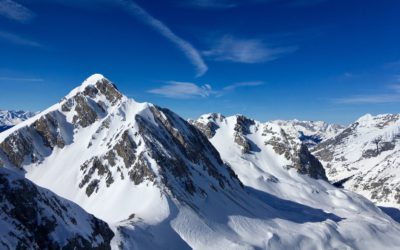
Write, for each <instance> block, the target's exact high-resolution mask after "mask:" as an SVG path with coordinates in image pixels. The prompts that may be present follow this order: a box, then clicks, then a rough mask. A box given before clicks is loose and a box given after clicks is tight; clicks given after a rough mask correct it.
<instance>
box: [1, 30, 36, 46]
mask: <svg viewBox="0 0 400 250" xmlns="http://www.w3.org/2000/svg"><path fill="white" fill-rule="evenodd" d="M0 40H4V41H6V42H9V43H13V44H17V45H24V46H30V47H42V45H41V44H39V43H37V42H35V41H33V40H30V39H27V38H24V37H21V36H19V35H16V34H13V33H9V32H4V31H0Z"/></svg>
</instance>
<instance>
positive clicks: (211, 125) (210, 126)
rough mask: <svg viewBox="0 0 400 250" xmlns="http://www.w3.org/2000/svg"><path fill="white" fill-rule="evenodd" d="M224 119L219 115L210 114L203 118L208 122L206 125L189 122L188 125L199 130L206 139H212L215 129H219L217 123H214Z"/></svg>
mask: <svg viewBox="0 0 400 250" xmlns="http://www.w3.org/2000/svg"><path fill="white" fill-rule="evenodd" d="M224 118H225V117H224V116H223V115H221V114H216V113H212V114H210V115H209V116H208V117H206V118H205V119H207V120H208V122H207V123H203V122H198V121H190V124H192V125H193V126H195V127H196V128H197V129H199V130H200V131H201V132H202V133H203V134H205V135H206V136H207V138H208V139H211V138H213V137H214V135H215V133H216V131H217V129H219V126H218V125H217V123H215V121H217V120H218V121H222V120H223V119H224Z"/></svg>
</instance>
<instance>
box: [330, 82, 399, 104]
mask: <svg viewBox="0 0 400 250" xmlns="http://www.w3.org/2000/svg"><path fill="white" fill-rule="evenodd" d="M386 89H387V90H388V91H389V92H390V93H377V94H373V95H355V96H349V97H343V98H336V99H333V101H334V102H335V103H337V104H382V103H398V102H400V84H392V85H388V86H387V87H386Z"/></svg>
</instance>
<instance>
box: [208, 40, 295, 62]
mask: <svg viewBox="0 0 400 250" xmlns="http://www.w3.org/2000/svg"><path fill="white" fill-rule="evenodd" d="M296 50H297V47H296V46H289V47H276V46H275V47H270V46H267V44H266V43H265V42H264V41H262V40H260V39H241V38H235V37H233V36H224V37H222V38H221V39H219V40H217V41H216V42H214V44H213V48H212V49H210V50H207V51H204V52H203V54H204V55H205V56H207V57H209V58H211V59H214V60H216V61H230V62H238V63H249V64H252V63H262V62H268V61H274V60H276V59H278V58H280V57H282V56H284V55H287V54H289V53H293V52H294V51H296Z"/></svg>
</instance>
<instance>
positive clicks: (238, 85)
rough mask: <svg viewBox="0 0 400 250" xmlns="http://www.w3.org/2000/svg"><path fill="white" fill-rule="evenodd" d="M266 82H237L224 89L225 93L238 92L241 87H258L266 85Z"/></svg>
mask: <svg viewBox="0 0 400 250" xmlns="http://www.w3.org/2000/svg"><path fill="white" fill-rule="evenodd" d="M264 83H265V82H263V81H251V82H237V83H234V84H231V85H228V86H226V87H224V88H223V90H224V91H233V90H236V89H237V88H241V87H256V86H260V85H264Z"/></svg>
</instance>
